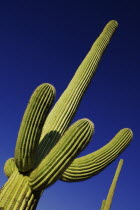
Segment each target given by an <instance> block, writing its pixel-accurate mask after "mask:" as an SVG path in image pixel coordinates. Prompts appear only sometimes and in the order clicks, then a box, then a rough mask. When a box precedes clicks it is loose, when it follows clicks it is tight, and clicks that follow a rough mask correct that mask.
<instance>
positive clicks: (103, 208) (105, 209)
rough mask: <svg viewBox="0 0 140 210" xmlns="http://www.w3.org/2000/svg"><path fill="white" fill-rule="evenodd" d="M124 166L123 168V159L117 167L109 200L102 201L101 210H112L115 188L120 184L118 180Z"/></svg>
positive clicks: (108, 196)
mask: <svg viewBox="0 0 140 210" xmlns="http://www.w3.org/2000/svg"><path fill="white" fill-rule="evenodd" d="M122 166H123V160H122V159H121V160H120V161H119V164H118V166H117V169H116V172H115V175H114V178H113V181H112V184H111V186H110V189H109V192H108V195H107V198H106V200H103V201H102V206H101V210H110V207H111V204H112V200H113V196H114V192H115V188H116V184H117V182H118V178H119V175H120V172H121V169H122Z"/></svg>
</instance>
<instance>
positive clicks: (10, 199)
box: [0, 171, 42, 210]
mask: <svg viewBox="0 0 140 210" xmlns="http://www.w3.org/2000/svg"><path fill="white" fill-rule="evenodd" d="M41 194H42V192H41V191H38V192H33V191H32V190H31V188H30V187H29V183H28V177H27V176H24V175H22V174H19V172H18V171H15V172H14V173H13V174H12V175H11V177H10V178H9V179H8V181H7V182H6V183H5V185H4V186H3V187H2V189H1V191H0V207H1V209H2V208H3V209H6V210H13V209H19V210H25V209H26V210H34V209H36V206H37V203H38V201H39V198H40V196H41Z"/></svg>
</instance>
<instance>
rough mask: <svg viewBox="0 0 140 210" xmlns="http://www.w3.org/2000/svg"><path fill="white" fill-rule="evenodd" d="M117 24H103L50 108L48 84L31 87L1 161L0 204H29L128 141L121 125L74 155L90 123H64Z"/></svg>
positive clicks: (90, 171)
mask: <svg viewBox="0 0 140 210" xmlns="http://www.w3.org/2000/svg"><path fill="white" fill-rule="evenodd" d="M117 26H118V24H117V22H116V21H114V20H112V21H110V22H109V23H108V24H107V25H106V26H105V28H104V30H103V31H102V33H101V35H100V36H99V37H98V38H97V40H96V41H95V43H94V44H93V46H92V48H91V49H90V51H89V53H88V54H87V56H86V57H85V59H84V60H83V62H82V64H81V65H80V66H79V68H78V70H77V71H76V73H75V75H74V77H73V78H72V80H71V82H70V84H69V85H68V87H67V88H66V90H65V91H64V93H63V94H62V96H61V97H60V99H59V100H58V102H57V103H56V104H55V106H54V107H53V109H52V110H51V112H50V113H49V110H50V107H51V105H52V103H53V101H54V97H55V89H54V87H53V86H52V85H50V84H46V83H45V84H42V85H40V86H39V87H37V89H36V90H35V91H34V93H33V95H32V96H31V98H30V101H29V103H28V106H27V108H26V110H25V113H24V116H23V120H22V123H21V126H20V129H19V133H18V138H17V143H16V147H15V154H14V158H10V159H8V160H7V161H6V163H5V166H4V172H5V174H6V175H7V177H8V178H9V179H8V181H7V182H6V183H5V185H4V186H3V188H2V189H1V192H0V207H3V208H4V209H6V210H12V209H14V210H16V209H18V210H24V209H26V210H27V209H30V210H32V209H35V208H36V206H37V203H38V201H39V198H40V196H41V195H42V193H43V191H44V190H45V189H46V188H47V187H48V186H50V185H52V184H53V183H54V182H56V181H57V180H58V179H61V180H63V181H68V182H75V181H80V180H85V179H87V178H90V177H92V176H93V175H95V174H97V173H99V172H100V171H101V170H103V169H104V168H105V167H106V166H107V165H108V164H110V163H111V162H112V161H113V160H114V159H116V158H117V157H118V155H119V154H120V153H121V152H122V151H123V150H124V149H125V148H126V147H127V146H128V144H129V143H130V141H131V139H132V131H131V130H130V129H128V128H124V129H122V130H121V131H119V132H118V133H117V134H116V136H115V137H114V138H113V139H112V140H111V141H110V142H109V143H108V144H107V145H105V146H104V147H102V148H101V149H99V150H97V151H95V152H93V153H91V154H89V155H86V156H84V157H81V158H77V159H75V158H76V157H77V156H78V154H79V153H80V152H81V151H82V150H83V149H84V148H85V146H86V145H87V143H88V142H89V141H90V139H91V137H92V134H93V132H94V125H93V123H92V122H91V121H90V120H88V119H81V120H79V121H77V122H75V123H74V124H73V125H72V126H70V127H69V125H70V123H71V121H72V118H73V116H74V114H75V112H76V110H77V108H78V105H79V103H80V101H81V99H82V96H83V95H84V93H85V91H86V89H87V87H88V85H89V83H90V81H91V79H92V77H93V75H94V74H95V70H96V68H97V66H98V63H99V61H100V59H101V57H102V55H103V53H104V51H105V49H106V47H107V46H108V44H109V42H110V39H111V37H112V35H113V34H114V32H115V30H116V28H117ZM48 113H49V114H48ZM68 127H69V128H68Z"/></svg>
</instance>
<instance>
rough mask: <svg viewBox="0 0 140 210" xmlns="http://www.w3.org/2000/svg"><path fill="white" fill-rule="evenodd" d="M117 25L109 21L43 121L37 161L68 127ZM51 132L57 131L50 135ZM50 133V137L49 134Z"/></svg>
mask: <svg viewBox="0 0 140 210" xmlns="http://www.w3.org/2000/svg"><path fill="white" fill-rule="evenodd" d="M117 26H118V23H117V22H116V21H114V20H112V21H110V22H109V23H108V24H107V25H106V26H105V28H104V30H103V31H102V33H101V34H100V36H99V37H98V38H97V40H96V41H95V43H94V44H93V46H92V47H91V49H90V51H89V53H88V54H87V56H86V57H85V59H84V60H83V62H82V63H81V65H80V66H79V68H78V69H77V72H76V73H75V75H74V77H73V79H72V80H71V82H70V84H69V85H68V87H67V89H66V90H65V91H64V93H63V94H62V96H61V97H60V99H59V100H58V102H57V103H56V105H55V106H54V108H53V109H52V111H51V113H50V114H49V115H48V118H47V120H46V121H45V124H44V127H43V130H42V134H41V138H40V142H41V141H42V142H41V144H40V145H39V149H38V160H39V162H40V161H41V159H42V158H44V157H45V156H46V154H47V153H48V152H49V151H50V150H51V148H52V147H53V146H54V145H55V144H56V142H57V141H58V139H59V138H60V136H61V135H63V133H64V132H65V130H66V129H67V127H68V126H69V124H70V122H71V120H72V118H73V116H74V114H75V112H76V110H77V107H78V105H79V103H80V101H81V99H82V96H83V94H84V92H85V91H86V89H87V87H88V85H89V83H90V81H91V79H92V77H93V76H94V74H95V71H96V69H97V66H98V64H99V61H100V59H101V57H102V55H103V53H104V51H105V49H106V48H107V46H108V44H109V42H110V40H111V38H112V36H113V34H114V32H115V30H116V28H117ZM51 131H57V133H59V134H60V136H59V135H57V134H56V133H55V134H54V135H52V133H51ZM50 133H51V137H50V135H49V134H50Z"/></svg>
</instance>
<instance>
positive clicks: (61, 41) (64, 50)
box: [0, 0, 140, 210]
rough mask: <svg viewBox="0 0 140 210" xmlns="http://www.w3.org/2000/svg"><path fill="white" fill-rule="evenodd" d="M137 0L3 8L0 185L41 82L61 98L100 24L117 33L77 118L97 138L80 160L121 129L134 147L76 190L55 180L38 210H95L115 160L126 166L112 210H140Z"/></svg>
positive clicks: (3, 4)
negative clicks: (113, 23)
mask: <svg viewBox="0 0 140 210" xmlns="http://www.w3.org/2000/svg"><path fill="white" fill-rule="evenodd" d="M138 3H139V2H138V0H137V1H136V0H133V1H128V0H118V1H111V0H110V1H108V0H106V1H101V0H98V1H97V0H95V1H93V0H86V1H83V2H82V1H74V0H71V1H61V0H59V1H56V0H54V1H49V0H48V1H45V0H44V1H42V0H34V1H33V0H18V1H14V0H13V1H11V0H10V1H8V0H1V1H0V89H1V91H0V98H1V102H0V139H1V141H0V154H1V159H0V169H1V170H0V171H1V172H0V185H1V186H2V185H3V184H4V182H5V181H6V180H7V178H6V177H5V176H4V174H3V165H4V162H5V161H6V160H7V159H8V158H10V157H12V156H13V154H14V147H15V142H16V137H17V133H18V129H19V125H20V122H21V119H22V115H23V113H24V110H25V107H26V105H27V102H28V99H29V97H30V95H31V93H32V91H33V90H34V89H35V88H36V86H38V85H39V84H41V83H44V82H48V83H51V84H53V85H54V86H55V88H56V92H57V97H56V99H58V97H59V96H60V95H61V93H62V92H63V90H64V89H65V88H66V86H67V84H68V82H69V81H70V79H71V77H72V76H73V74H74V72H75V71H76V69H77V67H78V65H79V64H80V63H81V61H82V59H83V58H84V56H85V55H86V53H87V52H88V50H89V49H90V47H91V45H92V43H93V42H94V40H95V39H96V38H97V36H98V35H99V34H100V32H101V31H102V29H103V27H104V26H105V24H106V23H107V22H108V21H110V20H112V19H116V20H117V21H118V23H119V28H118V30H117V32H116V33H115V35H114V37H113V39H112V41H111V43H110V45H109V47H108V49H107V51H106V53H105V54H104V56H103V59H102V61H101V63H100V65H99V67H98V71H97V73H96V76H95V78H94V80H93V81H92V83H91V85H90V86H89V89H88V91H87V92H86V94H85V97H84V98H83V101H82V103H81V105H80V107H79V109H78V112H77V114H76V116H75V118H74V121H75V120H78V119H80V118H84V117H86V118H89V119H91V120H92V121H93V122H94V124H95V135H94V137H93V139H92V142H91V143H90V145H89V146H88V147H87V148H86V150H85V151H84V152H83V154H87V153H89V152H92V151H94V150H96V149H98V148H100V147H101V146H103V145H104V144H106V143H107V142H108V141H109V140H110V139H111V138H112V137H113V136H114V135H115V134H116V133H117V132H118V131H119V130H120V129H121V128H124V127H129V128H131V129H132V130H133V132H134V138H133V141H132V143H131V145H130V146H129V147H128V148H127V149H126V150H125V152H124V153H123V154H121V155H120V157H119V158H118V159H117V160H116V161H114V162H113V163H112V164H111V165H110V166H109V167H108V168H107V169H106V170H104V171H103V172H101V173H100V174H99V175H97V176H95V177H93V178H91V179H90V180H86V181H84V182H79V183H64V182H61V181H58V182H57V183H55V184H54V185H53V186H52V187H50V188H49V189H47V190H46V191H45V192H44V194H43V196H42V198H41V200H40V203H39V205H38V208H37V210H60V209H61V210H66V209H67V210H72V209H73V210H86V209H88V210H99V209H100V205H101V202H102V199H104V198H105V197H106V195H107V192H108V188H109V186H110V183H111V181H112V178H113V175H114V172H115V169H116V166H117V164H118V161H119V159H120V158H123V159H124V165H123V168H122V172H121V175H120V178H119V182H118V184H117V189H116V192H115V196H114V200H113V204H112V210H118V209H119V210H125V209H127V210H132V209H133V210H139V200H140V193H139V189H140V181H139V177H140V169H139V159H140V126H139V121H140V96H139V95H140V94H139V93H140V82H139V81H140V52H139V49H140V39H139V37H140V15H139V5H138Z"/></svg>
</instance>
